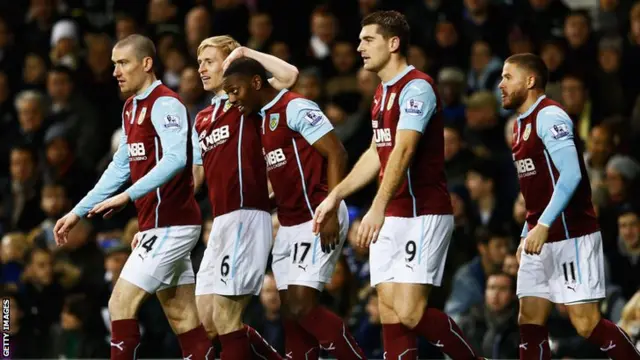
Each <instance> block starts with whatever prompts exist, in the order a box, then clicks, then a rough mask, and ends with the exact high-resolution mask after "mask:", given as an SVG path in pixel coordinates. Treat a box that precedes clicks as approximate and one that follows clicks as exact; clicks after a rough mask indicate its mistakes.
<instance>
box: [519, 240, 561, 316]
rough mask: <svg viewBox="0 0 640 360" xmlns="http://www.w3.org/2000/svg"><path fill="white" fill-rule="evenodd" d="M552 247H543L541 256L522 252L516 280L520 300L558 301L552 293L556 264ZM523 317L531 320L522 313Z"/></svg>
mask: <svg viewBox="0 0 640 360" xmlns="http://www.w3.org/2000/svg"><path fill="white" fill-rule="evenodd" d="M550 245H551V244H545V245H543V246H542V251H541V252H540V254H539V255H532V254H527V253H525V252H524V251H522V253H521V257H520V265H519V267H518V276H517V280H516V294H517V296H518V298H519V299H524V298H527V297H530V298H541V299H546V300H547V301H552V302H555V301H556V299H555V298H554V297H553V294H552V292H551V279H552V278H553V273H554V270H553V268H554V263H553V249H552V248H551V246H550ZM521 302H522V301H521ZM521 310H522V309H521ZM523 316H524V317H523ZM521 317H523V319H525V320H526V319H528V318H529V316H528V314H526V313H525V314H522V311H521ZM545 319H546V318H545Z"/></svg>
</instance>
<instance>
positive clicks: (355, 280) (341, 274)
mask: <svg viewBox="0 0 640 360" xmlns="http://www.w3.org/2000/svg"><path fill="white" fill-rule="evenodd" d="M377 9H395V10H399V11H402V12H403V13H404V14H406V16H407V18H408V21H409V23H410V25H411V35H412V39H411V40H412V41H411V43H412V45H411V48H410V52H409V62H410V63H411V64H412V65H414V66H415V67H416V68H418V69H419V70H422V71H424V72H426V73H428V74H430V75H431V76H432V77H433V78H434V80H435V81H436V82H437V84H438V88H439V91H440V94H441V98H442V101H443V102H444V104H443V106H444V117H445V119H446V128H445V130H444V138H445V157H446V171H447V176H448V181H449V189H450V192H451V201H452V204H453V208H454V213H455V224H456V231H455V233H454V237H453V240H452V244H451V246H450V249H449V254H448V258H447V259H446V261H447V263H446V269H447V270H446V273H445V279H444V284H443V286H442V287H441V288H439V289H438V290H436V291H435V292H434V293H433V296H432V298H431V299H430V301H431V305H432V306H435V307H439V308H441V309H444V310H445V311H446V312H447V313H448V314H449V315H451V316H453V317H454V318H455V319H456V320H457V321H458V323H459V324H460V326H461V328H462V329H463V330H464V331H465V332H466V334H467V337H468V338H469V339H470V340H471V341H472V343H473V345H474V346H475V347H476V348H477V349H478V350H480V352H481V353H482V354H483V355H484V356H487V357H490V358H496V359H504V358H517V357H518V343H519V334H518V327H517V312H518V309H517V307H518V305H517V299H516V297H515V280H514V279H515V278H514V276H515V275H516V272H517V267H518V265H517V262H516V260H515V256H514V252H515V249H516V247H517V244H518V242H519V234H520V231H521V229H522V226H523V223H524V217H525V208H524V203H523V200H522V197H520V196H519V190H518V183H517V177H516V173H515V169H514V167H513V163H512V158H511V154H510V143H511V135H512V130H511V129H512V127H511V125H512V123H513V121H514V116H513V115H512V114H511V113H509V112H505V111H503V110H502V109H501V108H500V104H499V96H498V97H496V95H497V94H499V92H498V89H497V85H498V83H499V81H500V72H501V67H502V63H503V60H504V59H505V58H506V57H508V56H509V55H511V54H515V53H521V52H534V53H537V54H540V56H541V57H542V58H543V60H544V61H545V63H546V64H547V66H548V67H549V71H550V82H549V85H548V89H547V90H548V96H549V97H551V98H552V99H554V100H557V101H559V102H561V103H562V104H563V105H564V106H565V108H566V110H567V112H568V113H569V114H570V116H571V117H572V118H573V120H574V122H575V127H576V133H577V134H578V135H579V139H580V144H579V145H580V150H581V152H582V156H584V159H585V161H586V164H587V169H588V172H589V176H590V181H591V186H592V190H593V201H594V205H595V207H596V210H597V213H598V216H599V220H600V225H601V228H602V234H603V238H604V250H605V254H606V258H607V263H606V271H607V281H608V282H607V298H606V299H605V300H604V301H603V302H602V304H601V310H602V313H603V315H604V316H605V317H606V318H608V319H610V320H612V321H614V322H616V323H618V324H619V325H620V326H621V327H622V328H623V329H625V330H626V331H627V332H628V333H629V334H630V335H631V336H632V338H633V341H634V342H636V343H637V344H640V342H639V338H640V292H639V291H638V290H639V288H640V218H639V216H640V213H639V212H638V205H639V204H638V203H639V202H640V196H639V194H638V191H639V189H640V187H638V184H639V182H640V164H639V162H638V159H639V156H640V97H639V94H640V2H634V1H631V0H565V1H561V0H511V1H508V0H503V1H491V0H464V1H462V0H327V1H311V0H18V1H8V0H6V1H2V2H0V129H1V130H0V238H1V242H0V282H1V283H2V296H3V297H4V298H9V299H11V324H10V325H11V332H12V336H11V342H12V345H11V346H12V355H13V357H14V358H45V357H46V358H107V357H108V356H109V341H108V340H109V337H110V333H109V331H110V330H109V318H108V312H107V301H108V299H109V295H110V292H111V289H112V287H113V284H114V283H115V281H116V280H117V279H118V276H119V274H120V271H121V269H122V267H123V264H124V263H125V261H126V259H127V257H128V255H129V244H130V242H131V240H132V237H133V235H134V234H135V233H136V231H137V221H136V218H135V210H134V209H133V208H132V207H131V206H130V207H129V208H127V209H126V210H125V211H123V212H121V213H119V214H118V215H117V216H116V217H115V218H113V219H111V220H108V221H107V220H102V219H96V220H93V221H86V220H84V221H82V222H81V223H80V224H79V225H78V226H77V227H76V228H75V229H74V230H73V231H72V232H71V234H70V238H69V244H68V245H67V246H65V247H62V248H58V247H56V246H55V242H54V240H53V233H52V228H53V225H54V224H55V221H56V220H57V219H58V218H59V217H60V216H62V215H63V214H65V213H66V212H67V211H69V210H70V208H71V207H72V206H73V205H74V204H75V203H76V202H77V201H78V200H79V199H80V198H81V197H82V196H83V195H84V194H85V193H86V192H87V191H88V190H90V189H91V188H92V186H93V185H94V183H95V181H96V180H97V178H98V177H99V175H100V174H101V173H102V172H103V170H104V169H105V167H106V165H107V164H108V163H109V161H110V159H111V156H112V154H113V152H114V150H115V148H116V147H117V140H118V135H119V131H120V130H119V129H120V123H121V111H122V105H123V102H124V100H125V97H124V96H123V95H121V94H120V93H119V90H118V87H117V82H116V81H115V80H114V78H113V77H112V70H113V67H112V64H111V60H110V56H111V47H112V45H113V44H114V42H115V41H117V40H118V39H122V38H123V37H126V36H127V35H130V34H133V33H142V34H146V35H147V36H149V37H151V38H152V39H153V40H154V41H155V43H156V46H157V50H158V60H159V64H157V65H158V68H159V73H158V75H159V78H160V79H162V81H163V82H164V84H165V85H167V86H169V87H170V88H172V89H174V90H176V91H177V92H178V93H179V94H180V96H181V97H182V99H183V100H184V102H185V104H186V105H187V107H188V109H189V112H190V116H191V117H192V118H195V115H196V114H197V112H198V111H200V110H202V109H203V108H204V107H205V106H207V105H208V104H209V99H210V94H206V93H205V92H204V91H203V89H202V84H201V82H200V79H199V75H198V71H197V63H196V61H195V54H196V49H197V47H198V45H199V44H200V41H202V40H203V39H205V38H207V37H209V36H212V35H222V34H229V35H231V36H233V37H234V38H236V39H237V40H238V41H240V42H241V43H242V44H246V46H248V47H250V48H253V49H257V50H260V51H264V52H267V53H270V54H273V55H275V56H278V57H280V58H282V59H284V60H286V61H288V62H290V63H292V64H294V65H296V66H297V67H298V68H299V69H300V77H299V79H298V82H297V84H296V85H295V87H294V88H293V90H294V91H297V92H299V93H301V94H303V95H304V96H306V97H307V98H309V99H311V100H313V101H315V102H317V103H318V104H319V105H320V107H321V108H322V109H323V110H324V112H325V113H326V115H327V116H328V117H329V119H330V120H331V121H332V123H333V124H334V126H335V129H336V132H337V133H338V136H339V137H340V139H341V140H342V141H343V143H344V145H345V147H346V149H347V151H348V153H349V158H350V165H353V164H354V163H355V161H356V160H357V159H358V157H359V155H360V154H361V153H362V152H363V151H364V150H365V149H366V148H367V147H368V146H369V144H370V139H371V122H370V117H369V111H370V104H371V99H372V96H373V93H374V91H375V89H376V86H377V85H378V83H379V79H378V78H377V76H376V75H375V74H372V73H369V72H366V71H364V70H362V69H361V59H360V57H359V55H358V53H357V51H356V48H357V44H358V32H359V30H360V20H361V19H362V18H363V17H364V16H366V15H367V14H369V13H371V12H373V11H375V10H377ZM374 191H375V187H373V186H372V187H369V188H366V189H364V190H363V191H361V192H360V193H358V194H355V195H354V196H352V197H351V198H349V199H348V201H347V203H348V205H349V209H350V218H351V224H352V225H351V229H352V231H351V232H350V233H349V241H348V243H347V244H346V245H345V247H344V249H343V256H342V257H341V258H340V261H339V263H338V266H337V268H336V272H335V274H334V276H333V279H332V281H331V283H330V284H328V285H327V287H326V290H325V291H324V293H323V294H322V301H323V303H324V304H325V305H327V306H329V307H330V308H332V309H333V310H334V311H335V312H336V313H338V314H340V315H341V316H343V317H344V319H345V320H346V321H347V323H348V324H349V326H350V327H351V330H352V332H353V333H354V335H355V337H356V339H357V340H358V342H359V343H360V345H361V346H362V348H363V349H364V350H365V352H366V354H367V355H368V356H369V357H370V358H382V340H381V326H380V318H379V315H378V311H377V306H376V301H377V298H376V293H375V291H373V290H372V289H371V288H370V286H369V265H368V254H367V251H366V250H362V249H358V248H355V247H353V246H351V244H353V240H354V239H355V237H354V236H353V235H354V231H353V230H354V229H357V225H358V223H359V218H360V216H362V215H363V214H364V212H365V211H366V209H367V207H368V205H369V203H370V201H371V200H372V196H373V194H374ZM197 198H198V200H199V202H200V204H201V207H202V209H203V225H204V227H203V232H202V241H201V242H199V244H198V245H197V246H196V248H195V250H194V252H193V260H194V262H193V264H194V267H195V270H196V271H197V269H198V266H199V263H200V259H201V257H202V253H203V250H204V248H205V246H206V239H207V238H208V233H209V230H210V228H211V220H210V213H209V210H208V207H209V206H208V201H207V199H206V196H205V192H204V191H203V192H201V193H200V194H198V195H197ZM273 222H274V225H275V227H276V229H277V226H278V222H277V218H276V217H275V216H274V218H273ZM276 229H274V231H275V230H276ZM441 261H445V260H444V259H442V260H441ZM279 305H280V304H279V299H278V294H277V291H276V288H275V283H274V279H273V277H272V276H270V275H268V276H267V277H266V279H265V283H264V288H263V290H262V293H261V295H260V296H259V297H256V298H255V299H254V301H253V303H252V304H251V305H250V307H249V309H248V311H247V315H246V319H245V321H246V322H247V323H248V324H250V325H252V326H253V327H255V328H256V329H257V330H258V331H260V332H261V333H262V335H263V336H264V337H265V338H266V339H267V341H269V342H270V343H271V344H273V345H274V346H275V348H276V349H277V350H279V351H280V353H281V354H283V347H284V338H283V329H282V327H281V325H280V322H279V317H280V314H279ZM140 324H141V327H142V345H141V348H140V351H139V354H140V357H142V358H179V357H180V349H179V346H178V343H177V340H176V338H175V336H174V335H173V334H172V333H171V330H170V328H169V325H168V323H167V321H166V320H165V318H164V314H163V312H162V310H161V308H160V306H159V304H158V302H157V301H156V300H155V299H154V298H152V299H150V300H149V301H147V302H146V303H145V305H144V306H143V308H142V310H141V312H140ZM549 328H550V334H551V345H552V351H553V353H554V357H557V358H566V359H579V358H599V357H600V358H601V357H603V356H602V355H601V354H600V351H599V350H598V349H597V348H594V347H593V346H591V345H589V344H587V343H586V342H585V341H584V340H583V339H582V338H580V337H578V336H577V334H576V333H575V331H574V330H573V328H572V326H571V324H570V322H569V320H568V317H567V312H566V309H565V307H564V306H562V305H558V306H556V307H555V309H554V311H553V314H552V315H551V318H550V320H549ZM639 346H640V345H639ZM420 354H421V358H435V359H437V358H442V355H440V353H439V352H438V351H437V349H435V348H434V347H433V346H431V345H430V344H429V343H426V342H421V343H420Z"/></svg>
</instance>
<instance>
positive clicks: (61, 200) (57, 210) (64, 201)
mask: <svg viewBox="0 0 640 360" xmlns="http://www.w3.org/2000/svg"><path fill="white" fill-rule="evenodd" d="M70 205H71V202H70V201H69V197H68V196H67V189H66V188H65V187H64V185H62V184H61V183H56V182H50V183H47V184H45V185H44V186H43V187H42V200H41V201H40V209H41V210H42V212H43V213H44V214H45V216H46V218H45V219H44V220H43V221H42V222H41V223H40V225H38V226H37V227H36V228H35V229H33V230H32V231H31V234H30V235H31V236H33V237H34V239H35V243H36V245H37V246H39V247H43V248H48V249H49V250H51V251H54V250H56V249H57V247H58V246H57V244H56V241H55V239H54V236H53V227H54V226H55V225H56V221H58V219H59V218H60V217H62V216H64V214H66V213H67V212H68V211H69V209H70V208H69V207H70Z"/></svg>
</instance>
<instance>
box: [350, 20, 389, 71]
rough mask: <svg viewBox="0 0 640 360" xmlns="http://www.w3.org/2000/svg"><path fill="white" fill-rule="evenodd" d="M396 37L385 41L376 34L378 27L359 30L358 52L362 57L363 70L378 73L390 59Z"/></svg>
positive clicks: (368, 26)
mask: <svg viewBox="0 0 640 360" xmlns="http://www.w3.org/2000/svg"><path fill="white" fill-rule="evenodd" d="M394 41H398V38H397V37H394V38H390V39H386V40H385V38H384V37H383V36H382V35H381V34H380V33H379V32H378V25H375V24H372V25H367V26H364V27H363V28H362V30H360V45H358V52H359V53H360V56H362V61H363V62H364V68H365V69H366V70H369V71H373V72H378V71H380V70H381V69H382V68H383V67H384V66H385V65H386V64H387V63H388V62H389V59H390V58H391V50H390V47H391V46H392V44H391V43H392V42H394Z"/></svg>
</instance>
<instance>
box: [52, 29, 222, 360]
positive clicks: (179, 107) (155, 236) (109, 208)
mask: <svg viewBox="0 0 640 360" xmlns="http://www.w3.org/2000/svg"><path fill="white" fill-rule="evenodd" d="M155 55H156V52H155V46H154V45H153V42H152V41H151V40H150V39H148V38H146V37H144V36H141V35H131V36H129V37H126V38H124V39H122V40H120V41H119V42H118V43H117V44H116V45H115V46H114V48H113V52H112V60H113V63H114V65H115V67H114V71H113V76H114V77H116V79H117V80H118V84H119V85H120V90H121V91H122V92H123V93H125V94H131V96H130V97H129V98H128V99H127V101H126V102H125V105H124V108H123V111H122V128H123V135H122V138H121V139H120V145H119V147H118V150H117V151H116V153H115V154H114V156H113V160H112V161H111V163H110V164H109V167H108V168H107V170H105V172H104V173H103V174H102V177H101V178H100V180H99V181H98V183H97V184H96V185H95V187H94V188H93V190H91V191H90V192H89V193H88V194H87V196H85V197H84V198H83V199H82V200H81V201H80V202H79V203H78V204H77V205H76V206H75V207H74V208H73V210H72V211H71V212H70V213H69V214H67V215H65V216H64V217H63V218H62V219H60V220H58V222H57V223H56V225H55V228H54V234H55V238H56V242H57V243H58V245H64V244H65V243H66V241H67V235H68V233H69V231H70V230H71V229H72V228H73V227H74V226H75V225H76V224H77V223H78V221H79V219H80V218H81V217H83V216H85V215H88V216H89V217H92V216H96V215H98V214H101V213H105V217H106V218H108V217H110V216H111V215H112V214H113V213H114V212H116V211H119V210H120V209H122V208H123V207H124V206H125V205H126V204H127V203H129V202H130V201H132V200H133V201H134V202H135V206H136V209H137V212H138V224H139V227H140V231H141V232H140V233H139V234H138V235H137V237H138V239H137V240H138V242H139V246H137V247H135V248H134V249H133V252H132V253H131V255H130V256H129V258H128V259H127V262H126V264H125V266H124V268H123V270H122V273H121V275H120V278H119V279H118V281H117V283H116V285H115V287H114V289H113V293H112V294H111V298H110V299H109V315H110V318H111V334H112V338H111V359H112V360H113V359H117V360H120V359H122V360H124V359H135V358H136V356H137V351H138V347H139V345H140V329H139V327H138V321H137V319H136V317H137V312H138V309H139V308H140V306H141V305H142V302H143V301H144V300H145V299H146V298H148V297H149V296H150V295H152V294H156V295H157V297H158V300H159V301H160V304H161V305H162V307H163V310H164V312H165V314H166V316H167V319H168V320H169V324H170V325H171V328H172V329H173V330H174V332H175V333H176V334H177V335H178V340H179V342H180V346H181V348H182V356H183V358H190V359H194V360H196V359H205V357H206V356H207V353H208V352H209V350H210V348H211V342H210V341H209V339H208V338H207V333H206V331H205V329H204V327H203V326H202V325H201V324H200V320H199V318H198V311H197V308H196V302H195V294H194V290H195V285H194V282H195V276H194V274H193V267H192V265H191V256H190V255H191V250H192V249H193V247H194V246H195V244H196V243H197V241H198V238H199V237H200V228H201V225H200V224H201V223H202V221H201V215H200V209H199V207H198V204H197V203H196V201H195V198H194V196H193V178H192V172H191V168H192V166H191V163H192V154H193V151H192V149H191V146H192V144H191V141H190V140H191V124H190V121H189V116H188V114H187V108H186V107H185V105H184V104H183V103H182V101H181V100H180V98H179V96H178V95H177V94H176V93H175V92H173V91H172V90H171V89H169V88H168V87H166V86H164V85H163V84H162V83H161V82H160V81H159V80H156V76H155V73H154V71H153V65H154V58H155ZM129 178H131V180H132V182H133V185H132V186H131V187H129V188H128V189H127V190H125V191H124V192H122V193H120V194H119V195H116V196H113V197H111V198H109V199H107V197H109V196H110V195H111V194H113V193H114V192H116V191H117V190H118V189H119V188H120V186H122V185H123V184H124V183H125V182H126V181H127V180H128V179H129ZM105 199H106V200H105Z"/></svg>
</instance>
